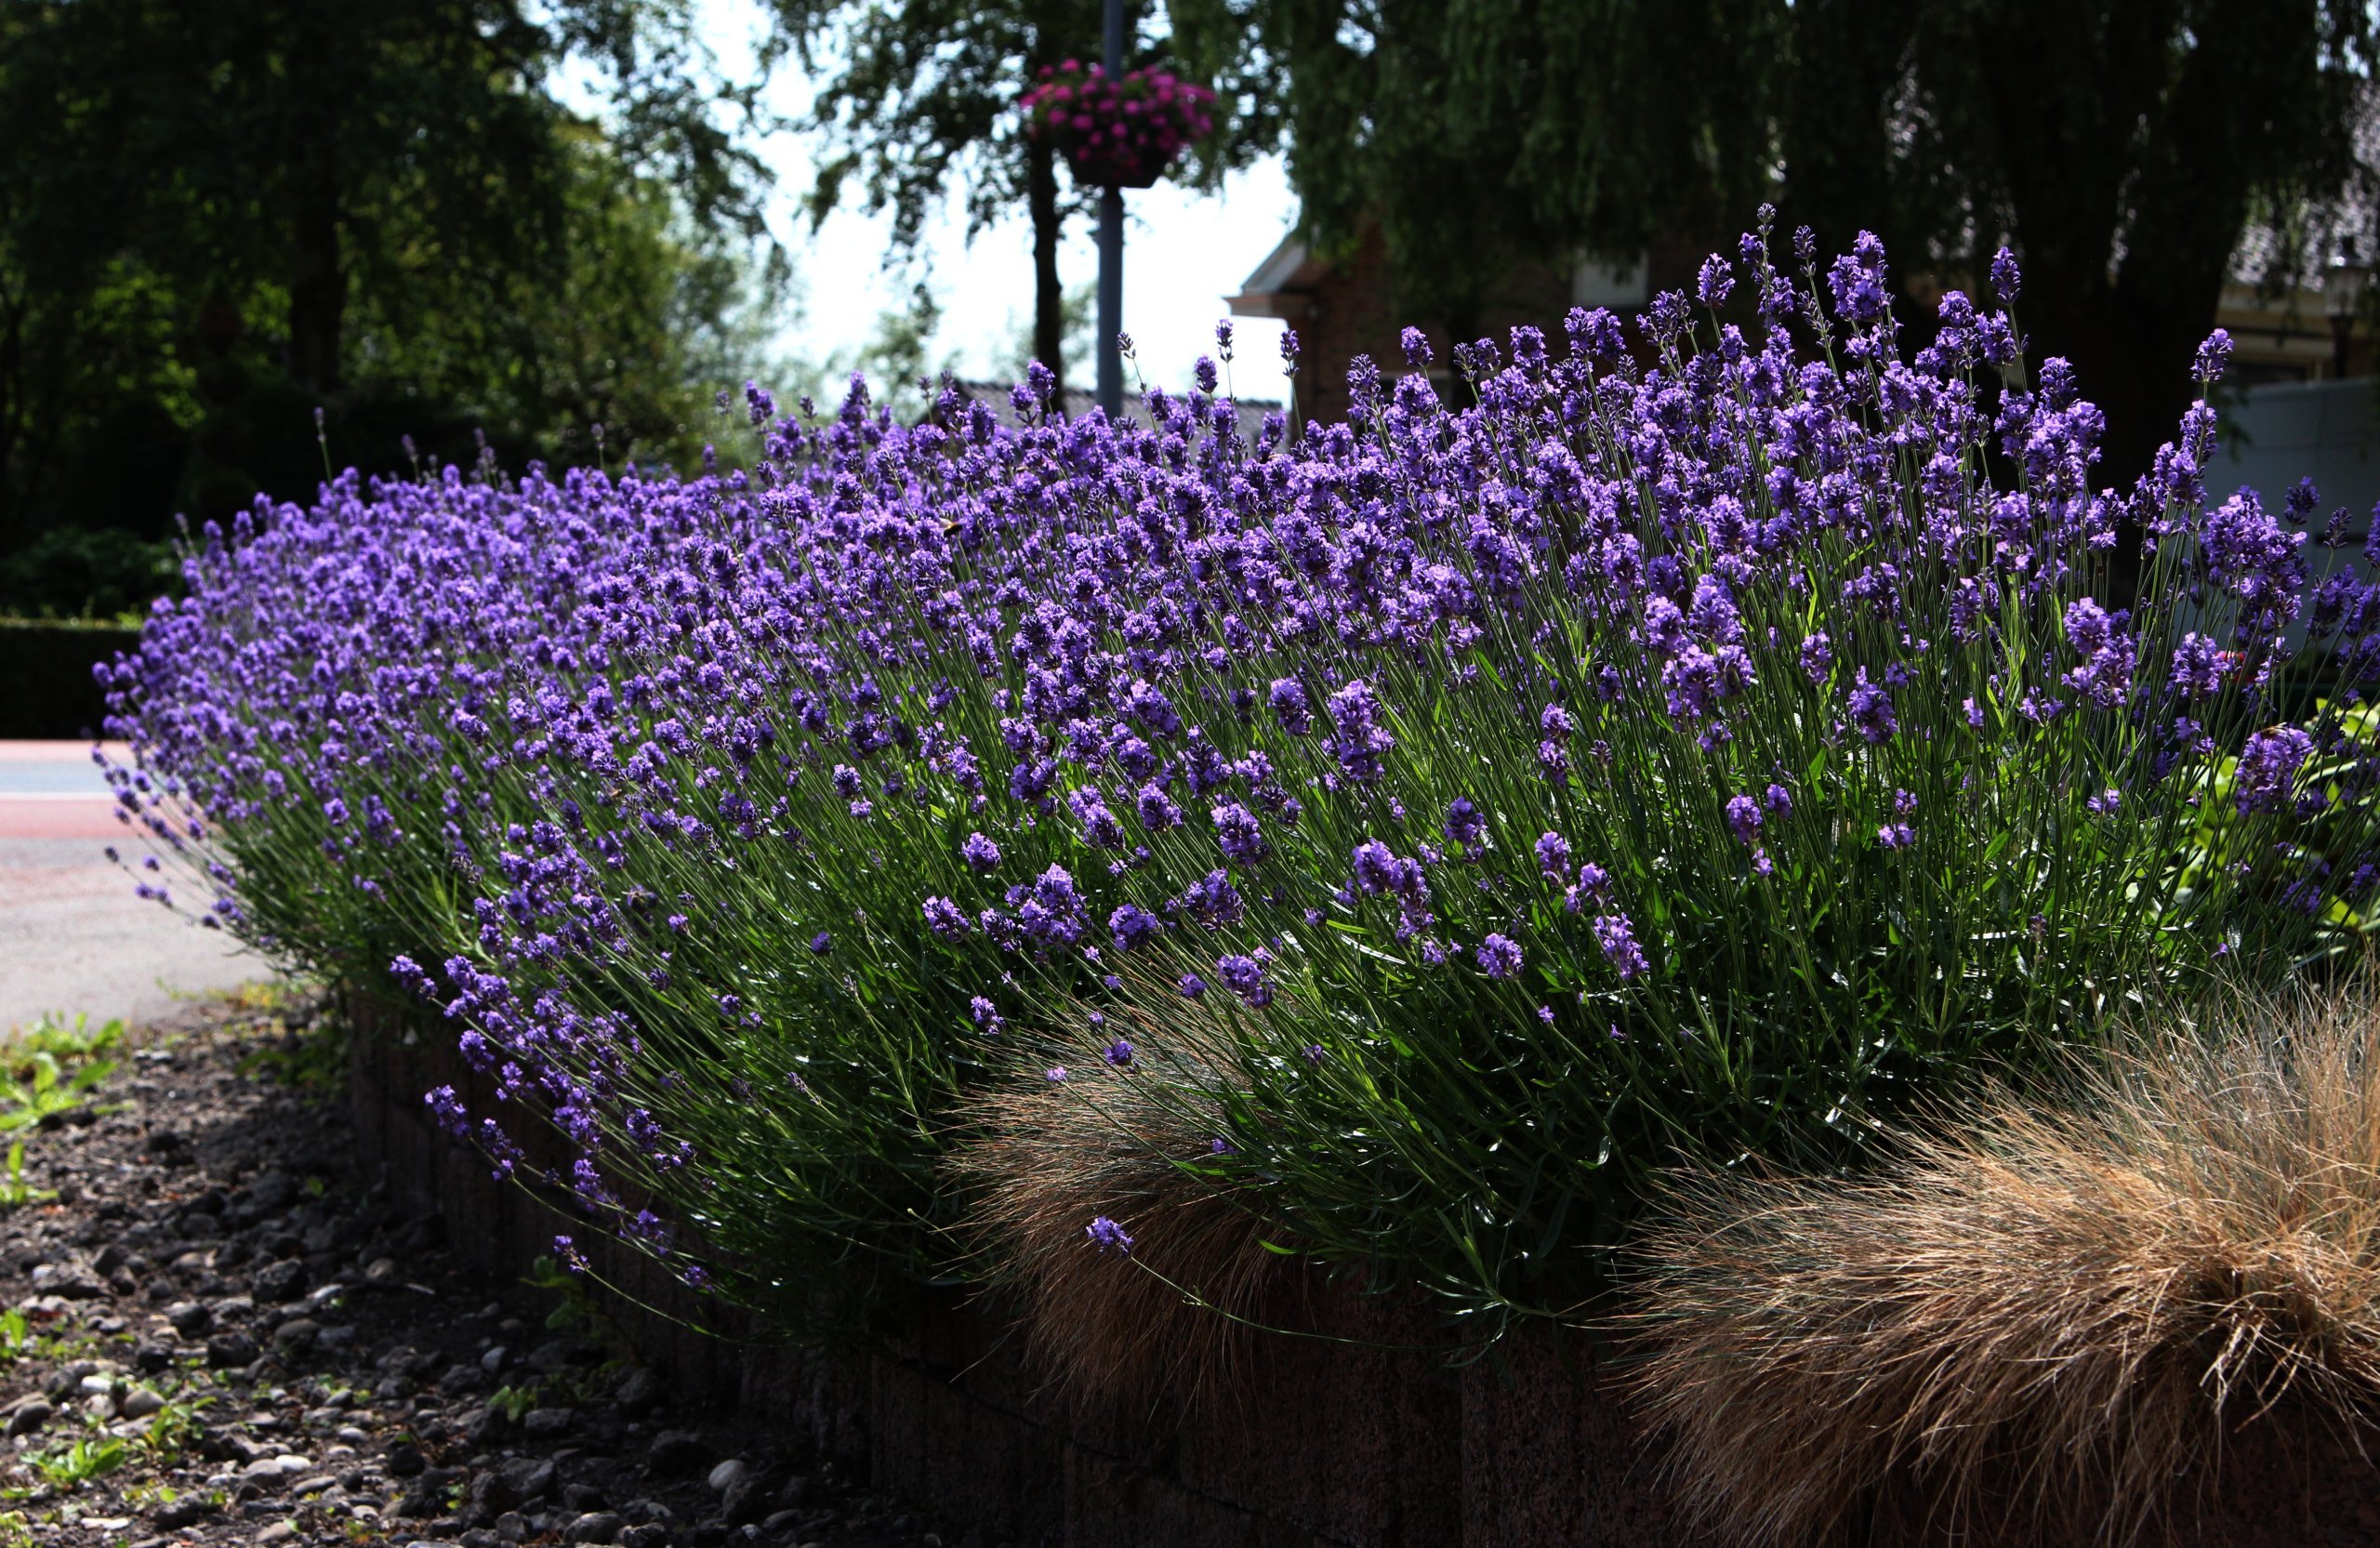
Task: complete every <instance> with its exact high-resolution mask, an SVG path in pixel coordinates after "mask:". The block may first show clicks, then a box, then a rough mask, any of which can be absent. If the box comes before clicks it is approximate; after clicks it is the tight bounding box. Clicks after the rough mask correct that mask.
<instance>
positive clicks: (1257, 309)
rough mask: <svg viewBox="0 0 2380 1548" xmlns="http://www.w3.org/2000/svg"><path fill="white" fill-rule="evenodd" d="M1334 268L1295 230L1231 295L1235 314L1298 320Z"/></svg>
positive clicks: (1231, 305) (1282, 239)
mask: <svg viewBox="0 0 2380 1548" xmlns="http://www.w3.org/2000/svg"><path fill="white" fill-rule="evenodd" d="M1329 271H1330V265H1329V264H1328V263H1326V262H1325V261H1323V260H1322V259H1320V258H1316V257H1315V256H1314V254H1313V252H1312V250H1311V249H1309V248H1308V247H1307V246H1306V245H1305V244H1304V243H1302V242H1301V241H1299V240H1298V236H1297V233H1296V232H1294V231H1293V232H1290V233H1289V235H1287V236H1285V237H1283V238H1281V243H1280V245H1279V246H1277V247H1275V248H1274V249H1273V251H1272V252H1271V253H1270V254H1268V255H1267V256H1266V258H1265V259H1264V261H1263V262H1262V263H1260V264H1258V265H1257V266H1256V270H1255V272H1253V273H1251V274H1250V275H1249V276H1248V278H1247V279H1246V280H1244V281H1242V282H1241V284H1240V287H1239V294H1238V295H1236V296H1234V297H1231V298H1229V305H1230V307H1231V313H1232V315H1233V316H1234V317H1277V318H1279V319H1281V320H1282V321H1284V322H1291V323H1293V322H1296V321H1298V320H1299V319H1300V318H1302V317H1303V316H1304V315H1305V313H1306V309H1307V308H1308V307H1309V306H1310V305H1311V304H1312V298H1313V292H1314V287H1315V286H1316V284H1319V283H1321V280H1322V277H1323V276H1324V275H1325V274H1327V273H1329Z"/></svg>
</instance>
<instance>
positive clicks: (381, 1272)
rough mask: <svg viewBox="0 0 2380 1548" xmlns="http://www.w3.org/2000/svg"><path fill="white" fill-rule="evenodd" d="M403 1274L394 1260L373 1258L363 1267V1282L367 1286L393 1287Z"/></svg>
mask: <svg viewBox="0 0 2380 1548" xmlns="http://www.w3.org/2000/svg"><path fill="white" fill-rule="evenodd" d="M403 1274H404V1270H403V1268H400V1267H399V1266H398V1265H397V1260H395V1259H394V1258H375V1259H373V1260H372V1261H371V1262H370V1263H368V1264H364V1283H365V1284H367V1285H393V1284H395V1283H396V1282H397V1281H398V1280H399V1278H401V1277H403Z"/></svg>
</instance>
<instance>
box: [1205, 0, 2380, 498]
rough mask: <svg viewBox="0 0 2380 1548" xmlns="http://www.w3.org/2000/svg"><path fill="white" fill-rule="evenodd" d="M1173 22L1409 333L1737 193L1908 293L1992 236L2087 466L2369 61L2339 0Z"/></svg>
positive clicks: (1343, 14)
mask: <svg viewBox="0 0 2380 1548" xmlns="http://www.w3.org/2000/svg"><path fill="white" fill-rule="evenodd" d="M1176 21H1177V26H1178V28H1179V30H1180V33H1181V34H1182V36H1183V38H1184V39H1185V40H1191V41H1188V42H1185V45H1184V46H1185V51H1186V52H1189V53H1192V54H1194V55H1197V54H1200V53H1203V54H1204V55H1205V56H1207V57H1209V58H1210V59H1211V60H1214V61H1216V62H1214V63H1212V64H1210V69H1211V70H1213V71H1214V72H1216V73H1223V74H1228V75H1230V76H1231V77H1232V78H1235V79H1238V80H1247V81H1254V80H1271V81H1274V82H1276V83H1277V85H1276V94H1277V103H1278V113H1279V117H1278V118H1277V119H1276V120H1272V119H1268V120H1265V122H1267V123H1278V124H1279V125H1281V126H1285V130H1286V134H1287V139H1288V144H1289V171H1290V178H1291V181H1292V183H1293V185H1294V186H1295V188H1296V190H1297V192H1298V194H1299V196H1300V198H1301V199H1302V204H1303V219H1304V223H1305V227H1306V231H1307V233H1308V235H1309V236H1310V237H1311V238H1313V239H1314V240H1315V241H1316V242H1317V243H1318V244H1319V245H1322V246H1324V247H1325V248H1326V249H1329V248H1330V247H1333V246H1340V245H1345V244H1347V243H1349V242H1351V241H1352V240H1353V238H1354V236H1355V232H1356V230H1357V227H1358V225H1359V223H1360V222H1362V221H1364V220H1368V219H1376V220H1378V221H1379V222H1380V223H1381V226H1382V230H1383V233H1384V235H1385V236H1386V238H1387V242H1388V245H1389V249H1390V254H1391V258H1392V261H1393V265H1394V268H1395V275H1396V279H1397V282H1398V284H1399V289H1400V291H1401V297H1400V299H1401V300H1402V302H1403V304H1404V305H1405V306H1406V307H1407V308H1408V310H1409V311H1412V312H1413V313H1414V314H1415V320H1416V321H1430V322H1442V323H1446V324H1450V325H1452V326H1454V327H1456V328H1458V329H1460V328H1461V327H1462V326H1463V324H1464V322H1465V319H1466V318H1467V317H1468V315H1469V314H1470V312H1471V310H1472V309H1473V308H1474V305H1475V304H1476V300H1477V298H1478V291H1479V286H1480V284H1482V282H1483V280H1485V279H1486V278H1487V277H1488V275H1489V274H1491V273H1492V272H1493V271H1494V268H1495V266H1496V265H1497V264H1498V263H1500V262H1501V261H1503V260H1505V259H1507V258H1511V257H1514V256H1536V257H1560V256H1563V255H1566V254H1568V253H1573V252H1577V251H1580V250H1581V249H1585V250H1590V251H1599V252H1601V253H1603V254H1605V255H1607V256H1608V255H1617V254H1620V253H1624V252H1628V251H1632V250H1635V249H1640V248H1641V247H1642V246H1644V245H1646V243H1647V242H1648V241H1650V240H1652V239H1654V238H1657V237H1661V236H1668V237H1672V238H1690V239H1693V240H1698V241H1702V242H1709V243H1712V244H1714V245H1715V244H1718V243H1721V242H1724V241H1725V240H1726V237H1727V236H1728V235H1729V234H1730V233H1731V232H1733V231H1734V230H1737V229H1739V227H1740V225H1741V224H1743V223H1745V222H1746V221H1747V220H1748V218H1749V216H1750V213H1751V210H1752V205H1754V204H1755V203H1756V202H1757V201H1758V199H1760V198H1762V197H1764V196H1766V197H1775V198H1778V201H1779V203H1780V204H1781V205H1782V206H1783V208H1784V211H1785V220H1786V223H1787V225H1788V228H1789V229H1790V228H1791V226H1792V225H1793V224H1795V223H1798V222H1807V223H1808V224H1810V225H1811V226H1812V227H1813V228H1814V229H1815V230H1816V232H1817V233H1818V238H1819V241H1820V244H1821V246H1822V249H1823V250H1825V251H1828V252H1832V251H1839V250H1841V249H1842V248H1843V247H1845V246H1846V245H1848V244H1849V242H1850V240H1851V238H1852V237H1853V236H1854V235H1855V234H1856V233H1857V232H1859V231H1862V230H1871V231H1874V232H1877V233H1878V234H1880V235H1881V236H1883V237H1884V239H1885V242H1886V244H1887V245H1888V247H1889V248H1890V249H1891V251H1892V252H1893V255H1894V257H1895V258H1896V259H1897V262H1898V263H1899V265H1900V266H1901V267H1902V269H1903V270H1904V271H1905V272H1907V273H1909V274H1910V275H1911V276H1912V277H1913V278H1915V279H1917V280H1919V281H1920V282H1923V281H1925V280H1932V281H1937V282H1948V281H1955V282H1958V283H1964V284H1974V283H1975V282H1976V280H1977V278H1978V277H1979V275H1980V274H1981V271H1982V269H1983V267H1984V264H1985V262H1986V261H1987V260H1988V258H1989V256H1990V253H1991V251H1992V250H1993V249H1994V248H1995V247H1996V246H1997V245H2000V244H2001V243H2003V242H2005V243H2008V244H2009V245H2012V246H2014V247H2015V248H2016V250H2017V252H2018V253H2019V255H2020V256H2021V257H2022V258H2023V260H2024V263H2025V268H2026V273H2027V285H2026V298H2025V301H2024V304H2023V308H2022V311H2021V315H2022V316H2023V317H2024V319H2025V320H2026V321H2027V323H2028V325H2029V326H2030V329H2031V330H2032V333H2033V336H2034V337H2033V343H2034V346H2035V349H2036V351H2037V353H2050V354H2063V355H2066V356H2068V357H2069V358H2070V359H2072V360H2073V361H2074V363H2075V364H2076V365H2077V367H2078V368H2079V369H2080V370H2081V372H2082V373H2083V381H2084V383H2085V384H2086V387H2087V390H2089V391H2091V392H2092V394H2093V395H2094V396H2095V397H2096V398H2098V399H2099V400H2100V401H2101V403H2102V406H2103V407H2104V408H2105V409H2106V410H2107V413H2108V417H2109V435H2108V442H2107V456H2106V459H2105V462H2104V463H2103V466H2102V471H2103V473H2104V474H2106V475H2107V476H2109V477H2124V476H2128V475H2130V474H2133V473H2136V472H2138V471H2139V470H2141V469H2142V468H2144V467H2145V466H2146V464H2147V460H2148V457H2149V454H2150V452H2151V451H2152V450H2153V448H2154V447H2155V446H2156V445H2157V444H2158V443H2159V442H2160V441H2161V440H2162V439H2163V438H2164V437H2165V436H2166V435H2167V434H2169V433H2170V432H2171V430H2172V425H2173V420H2174V417H2175V414H2176V412H2177V411H2178V410H2179V408H2180V407H2181V406H2182V403H2183V400H2182V397H2181V394H2182V393H2183V392H2184V391H2185V390H2186V389H2187V384H2186V381H2185V377H2186V370H2185V367H2186V366H2187V364H2188V358H2189V353H2190V351H2191V349H2192V348H2193V347H2194V346H2195V345H2196V343H2197V342H2198V340H2199V338H2200V337H2202V335H2203V334H2204V333H2205V331H2206V329H2207V328H2208V326H2209V325H2210V324H2211V321H2212V318H2213V316H2214V313H2215V304H2216V301H2217V299H2218V298H2219V296H2220V293H2221V287H2222V284H2223V281H2224V276H2225V268H2226V263H2227V260H2228V257H2229V255H2230V254H2231V252H2232V250H2233V248H2234V246H2235V245H2236V244H2237V242H2238V240H2239V238H2240V235H2241V231H2242V229H2243V227H2244V225H2245V224H2246V222H2247V221H2248V220H2249V219H2250V218H2253V217H2255V216H2257V215H2259V214H2262V215H2265V216H2267V217H2273V218H2282V219H2284V220H2285V218H2286V216H2287V213H2288V212H2289V211H2290V210H2291V209H2292V208H2293V207H2294V206H2295V205H2297V204H2298V203H2299V202H2300V201H2303V200H2305V199H2307V198H2309V197H2320V196H2323V195H2327V194H2330V193H2332V192H2335V190H2336V189H2337V188H2338V186H2339V183H2340V179H2342V178H2343V177H2345V176H2346V175H2347V173H2348V172H2349V171H2350V169H2351V150H2352V142H2353V129H2354V126H2355V120H2356V115H2357V113H2358V112H2359V111H2360V103H2361V102H2362V100H2363V95H2362V94H2363V92H2364V89H2365V88H2366V87H2367V86H2368V85H2369V82H2370V74H2371V68H2372V64H2373V53H2374V28H2373V16H2372V13H2371V12H2370V10H2369V9H2368V8H2367V7H2364V6H2363V5H2361V4H2360V3H2359V0H1180V3H1179V4H1178V5H1177V7H1176ZM2366 250H2367V251H2369V250H2370V249H2369V247H2368V246H2367V249H2366ZM1912 288H1913V289H1915V290H1918V291H1920V292H1923V291H1924V290H1925V289H1926V288H1927V286H1926V285H1925V284H1924V283H1920V284H1916V285H1914V286H1913V287H1912ZM1906 300H1907V298H1906V297H1904V301H1905V302H1906ZM1909 313H1910V320H1911V322H1913V323H1919V324H1922V323H1924V321H1925V318H1924V311H1923V309H1922V308H1920V307H1916V306H1914V305H1911V306H1910V307H1909Z"/></svg>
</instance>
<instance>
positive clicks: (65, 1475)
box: [25, 1436, 132, 1488]
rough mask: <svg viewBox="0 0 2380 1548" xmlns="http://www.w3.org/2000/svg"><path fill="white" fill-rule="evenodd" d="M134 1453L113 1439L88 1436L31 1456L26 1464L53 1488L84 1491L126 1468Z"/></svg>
mask: <svg viewBox="0 0 2380 1548" xmlns="http://www.w3.org/2000/svg"><path fill="white" fill-rule="evenodd" d="M131 1455H132V1449H131V1447H130V1446H128V1445H126V1443H125V1442H123V1441H121V1440H118V1439H116V1438H115V1437H113V1436H85V1437H84V1438H82V1439H79V1440H76V1441H74V1442H73V1444H71V1445H67V1446H62V1447H57V1448H53V1449H49V1450H46V1451H33V1452H29V1453H27V1455H26V1457H25V1462H26V1463H27V1464H28V1465H29V1466H31V1467H32V1468H33V1471H34V1472H36V1473H38V1474H40V1475H42V1477H43V1478H44V1479H46V1481H47V1482H48V1483H49V1484H50V1485H51V1486H52V1487H53V1488H81V1487H82V1486H83V1485H85V1484H86V1483H88V1482H90V1481H91V1480H92V1479H93V1478H99V1477H104V1476H105V1475H108V1474H110V1473H112V1472H114V1471H115V1470H116V1469H117V1468H119V1467H122V1466H123V1465H124V1464H125V1462H126V1461H128V1460H129V1459H130V1457H131Z"/></svg>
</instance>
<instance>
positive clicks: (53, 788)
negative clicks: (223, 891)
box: [0, 742, 268, 1035]
mask: <svg viewBox="0 0 2380 1548" xmlns="http://www.w3.org/2000/svg"><path fill="white" fill-rule="evenodd" d="M110 750H111V751H112V752H113V753H114V754H116V755H117V756H118V757H121V756H122V754H123V751H124V749H123V748H111V749H110ZM113 807H114V800H113V798H112V795H111V794H110V792H109V790H108V787H107V784H106V782H105V781H104V780H103V779H102V778H101V777H100V774H99V767H98V765H96V764H94V763H93V762H92V761H91V748H90V744H88V743H86V742H0V1035H5V1034H6V1033H7V1032H8V1031H9V1030H11V1029H12V1028H14V1027H16V1026H18V1025H22V1024H23V1023H25V1022H28V1021H31V1020H33V1018H34V1017H36V1016H39V1015H42V1014H44V1013H60V1014H66V1015H73V1013H75V1012H86V1013H87V1014H88V1015H89V1016H90V1017H91V1018H92V1020H93V1021H95V1022H98V1021H105V1020H109V1019H112V1018H114V1017H119V1016H120V1017H123V1018H125V1019H126V1020H127V1021H134V1022H138V1021H142V1020H146V1019H148V1018H150V1017H152V1016H155V1015H158V1014H160V1013H162V1012H165V1011H166V1010H168V1009H170V1008H171V1007H172V1006H173V1004H174V1002H175V999H176V998H177V996H179V995H188V994H192V993H197V992H201V991H205V990H209V989H224V988H231V987H233V986H237V985H240V984H244V983H246V982H248V981H249V980H251V979H257V978H262V977H264V976H266V975H267V971H268V970H267V969H266V966H265V964H264V963H263V962H261V961H259V960H258V959H256V958H255V957H253V956H250V955H248V954H246V953H245V952H243V951H241V950H240V949H239V948H238V946H237V944H236V943H234V942H232V941H231V940H229V939H227V938H226V937H225V936H223V935H222V934H221V933H219V932H217V931H213V930H201V929H199V928H198V927H197V926H196V925H194V924H192V922H191V921H190V920H189V919H188V918H187V917H186V916H183V915H179V914H176V913H174V912H172V911H171V910H169V909H167V908H165V906H162V905H159V904H156V903H152V902H146V901H143V900H142V899H141V898H139V897H138V896H136V895H135V894H134V892H133V887H134V885H135V877H134V873H133V872H131V871H128V870H126V869H125V868H123V867H119V866H117V865H116V864H114V863H112V862H111V861H110V860H109V859H108V857H107V855H106V853H105V851H106V848H107V846H108V845H110V844H115V845H117V846H118V847H119V848H120V850H121V851H122V853H123V854H124V857H125V859H126V861H127V862H129V863H134V864H137V863H138V862H139V858H140V857H141V856H142V855H144V854H146V853H149V851H148V849H147V847H146V846H144V845H143V844H141V842H140V841H139V837H138V836H137V835H136V833H135V830H133V829H131V828H128V827H126V826H125V825H124V824H122V823H120V822H118V821H116V819H115V816H114V812H113ZM157 880H162V881H165V882H166V883H167V884H168V885H169V886H170V885H171V884H172V883H173V882H175V881H176V880H179V879H178V878H176V877H174V876H173V875H172V874H171V873H168V874H167V875H166V876H164V877H160V878H158V879H157ZM204 901H205V899H203V898H197V897H191V898H178V899H177V902H178V903H183V902H187V903H203V902H204Z"/></svg>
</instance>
